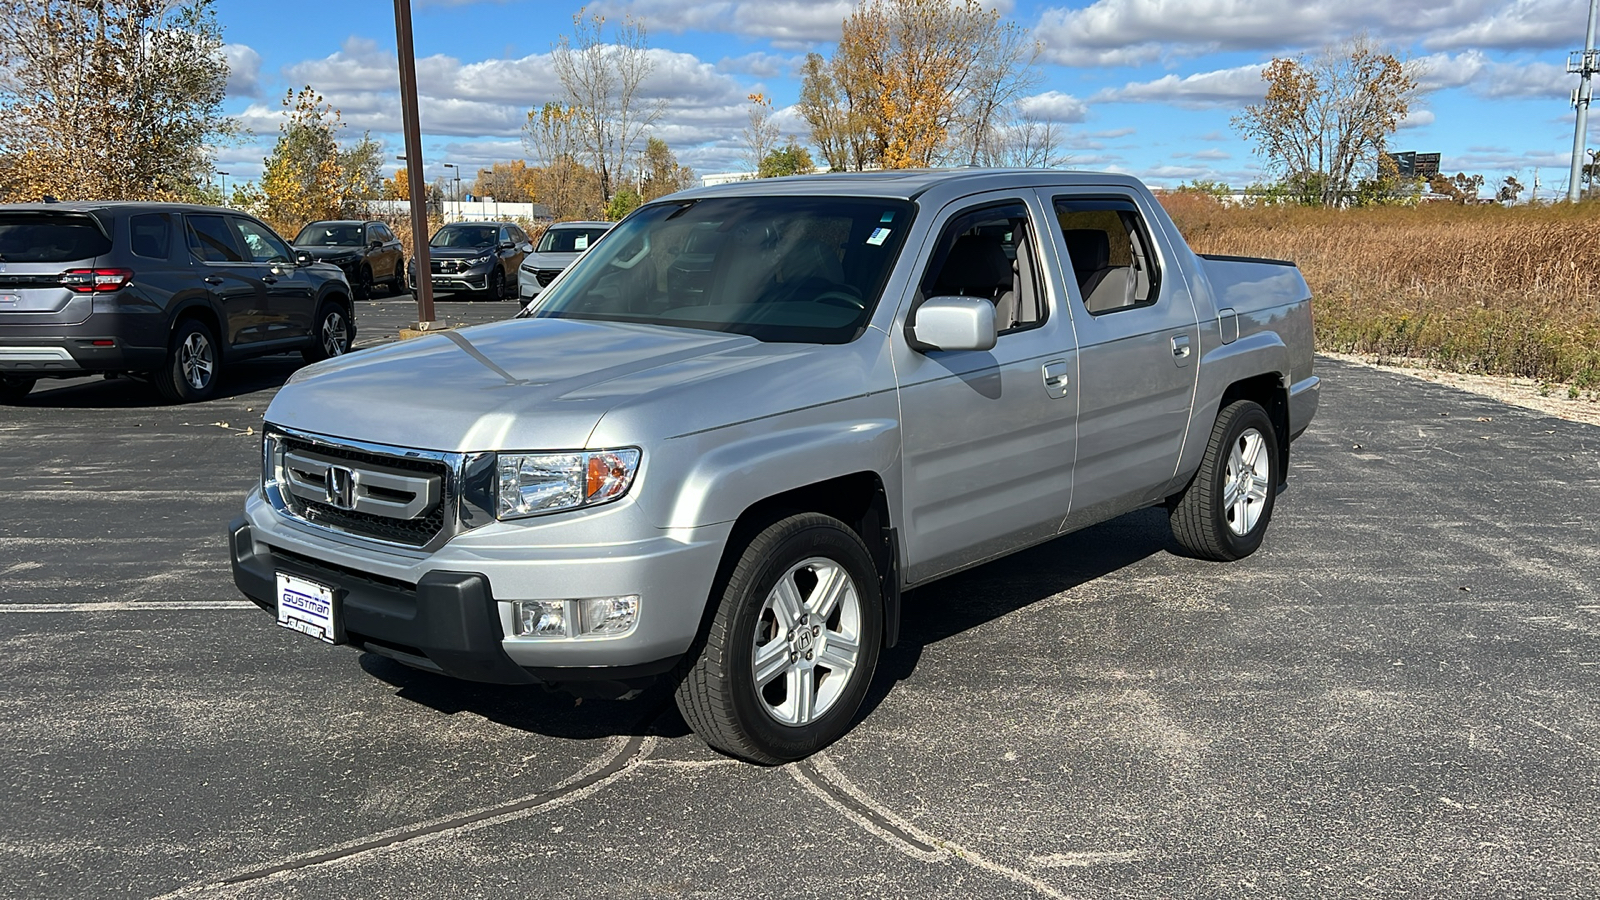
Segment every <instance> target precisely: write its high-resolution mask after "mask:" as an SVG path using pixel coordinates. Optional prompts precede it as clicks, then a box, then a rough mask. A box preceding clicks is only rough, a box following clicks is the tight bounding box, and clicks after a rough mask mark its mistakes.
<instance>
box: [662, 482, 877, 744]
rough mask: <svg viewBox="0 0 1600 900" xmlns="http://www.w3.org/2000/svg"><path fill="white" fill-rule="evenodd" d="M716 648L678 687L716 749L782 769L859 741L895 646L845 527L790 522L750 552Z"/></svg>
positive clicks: (730, 583) (725, 597) (720, 614)
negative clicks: (863, 711)
mask: <svg viewBox="0 0 1600 900" xmlns="http://www.w3.org/2000/svg"><path fill="white" fill-rule="evenodd" d="M713 599H715V600H717V601H718V607H717V613H716V617H715V619H713V621H712V623H711V627H710V631H709V632H708V634H707V637H706V643H705V648H704V649H703V650H702V651H701V653H700V655H699V657H698V658H697V659H696V660H695V661H694V662H693V663H692V664H691V665H690V666H689V668H688V671H687V673H686V675H685V677H684V678H683V680H682V682H681V683H680V684H679V685H678V689H677V703H678V709H679V711H680V712H682V713H683V718H684V721H686V722H687V723H688V724H689V727H691V728H693V729H694V730H695V732H696V733H697V734H699V735H700V737H701V739H703V740H704V741H705V742H706V743H707V744H710V745H711V746H712V747H715V748H716V749H718V750H721V751H723V752H724V753H728V754H731V755H733V756H738V757H742V758H744V759H748V760H751V761H753V762H758V763H766V764H777V763H783V762H788V761H790V760H796V759H800V758H802V757H805V756H809V755H810V754H812V753H815V752H817V751H818V750H821V749H822V748H823V747H826V746H827V745H828V744H830V743H832V742H833V741H834V740H836V739H838V738H839V737H840V736H841V735H843V734H844V733H845V731H847V730H848V729H849V727H850V725H851V722H852V720H853V719H854V717H855V714H856V710H858V709H859V708H860V707H861V701H862V700H863V699H865V697H866V694H867V687H868V685H869V684H870V683H871V681H872V673H873V669H874V668H876V666H877V663H878V649H879V646H880V644H881V643H882V641H883V605H882V600H881V598H880V597H879V594H878V578H877V572H876V570H875V569H874V567H873V564H872V558H871V556H870V555H869V554H868V552H867V547H866V545H865V544H864V543H862V541H861V538H860V537H859V536H858V535H856V533H855V532H854V531H851V530H850V528H849V527H848V526H846V525H845V524H844V523H843V522H840V521H839V520H837V519H834V518H831V517H829V516H824V515H819V514H817V513H802V514H799V515H795V516H790V517H788V518H786V519H783V520H781V521H779V522H777V523H776V524H774V525H772V526H770V527H768V528H766V529H765V530H763V531H762V532H761V533H760V534H758V535H756V537H755V539H754V540H752V541H750V543H749V544H747V545H746V546H745V548H744V549H743V551H741V553H740V555H739V561H738V563H737V564H736V565H735V566H734V568H733V571H732V573H731V574H730V575H729V577H728V580H727V584H726V586H725V588H724V589H723V590H722V592H721V595H720V596H719V597H715V598H713Z"/></svg>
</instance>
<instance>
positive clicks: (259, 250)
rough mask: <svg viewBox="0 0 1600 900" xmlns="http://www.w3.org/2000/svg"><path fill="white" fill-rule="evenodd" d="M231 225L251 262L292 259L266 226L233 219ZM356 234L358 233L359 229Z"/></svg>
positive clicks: (273, 261)
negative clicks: (237, 230) (242, 242)
mask: <svg viewBox="0 0 1600 900" xmlns="http://www.w3.org/2000/svg"><path fill="white" fill-rule="evenodd" d="M233 224H234V225H236V226H237V227H238V229H239V236H240V237H242V238H243V239H244V247H245V253H246V255H247V256H248V258H249V259H250V260H252V261H253V262H258V263H286V262H289V261H290V260H291V259H293V258H294V257H292V256H290V254H289V248H288V247H287V246H285V245H284V243H283V241H282V240H281V239H280V238H279V237H278V236H277V235H275V234H273V233H272V231H271V230H269V229H268V228H267V226H265V225H262V224H260V223H258V222H252V221H250V220H249V219H234V220H233ZM357 233H358V234H359V233H360V232H359V227H358V229H357Z"/></svg>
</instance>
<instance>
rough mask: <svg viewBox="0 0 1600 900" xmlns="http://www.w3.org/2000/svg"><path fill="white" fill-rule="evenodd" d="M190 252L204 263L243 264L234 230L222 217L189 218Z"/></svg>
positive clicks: (242, 255)
mask: <svg viewBox="0 0 1600 900" xmlns="http://www.w3.org/2000/svg"><path fill="white" fill-rule="evenodd" d="M186 218H187V219H188V220H189V252H191V253H193V254H194V256H195V258H196V259H199V260H201V261H202V262H243V261H244V254H243V253H241V252H239V243H238V241H237V240H235V239H234V236H233V230H232V229H230V228H229V227H228V223H227V222H225V221H223V218H222V217H221V216H187V217H186Z"/></svg>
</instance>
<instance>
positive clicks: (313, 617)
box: [278, 572, 338, 644]
mask: <svg viewBox="0 0 1600 900" xmlns="http://www.w3.org/2000/svg"><path fill="white" fill-rule="evenodd" d="M333 616H334V611H333V588H331V587H328V586H327V585H325V584H318V583H316V582H315V581H307V580H306V579H304V578H297V577H296V576H294V575H290V574H288V573H285V572H279V573H278V624H279V625H282V626H283V627H285V628H289V629H293V630H295V631H298V632H300V633H301V634H309V635H311V636H312V637H314V638H316V639H317V640H319V641H324V642H326V643H329V644H332V643H335V642H336V638H335V635H336V634H337V633H338V632H336V631H335V630H334V625H333Z"/></svg>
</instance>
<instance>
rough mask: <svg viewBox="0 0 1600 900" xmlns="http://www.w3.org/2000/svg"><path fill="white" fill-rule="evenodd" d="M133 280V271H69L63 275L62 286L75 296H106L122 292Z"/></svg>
mask: <svg viewBox="0 0 1600 900" xmlns="http://www.w3.org/2000/svg"><path fill="white" fill-rule="evenodd" d="M132 280H133V270H132V269H68V270H67V271H66V272H64V273H62V275H61V286H62V287H64V288H66V289H67V290H69V291H71V292H73V293H74V294H105V293H110V292H111V291H120V290H122V289H123V288H125V287H127V286H128V282H130V281H132Z"/></svg>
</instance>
